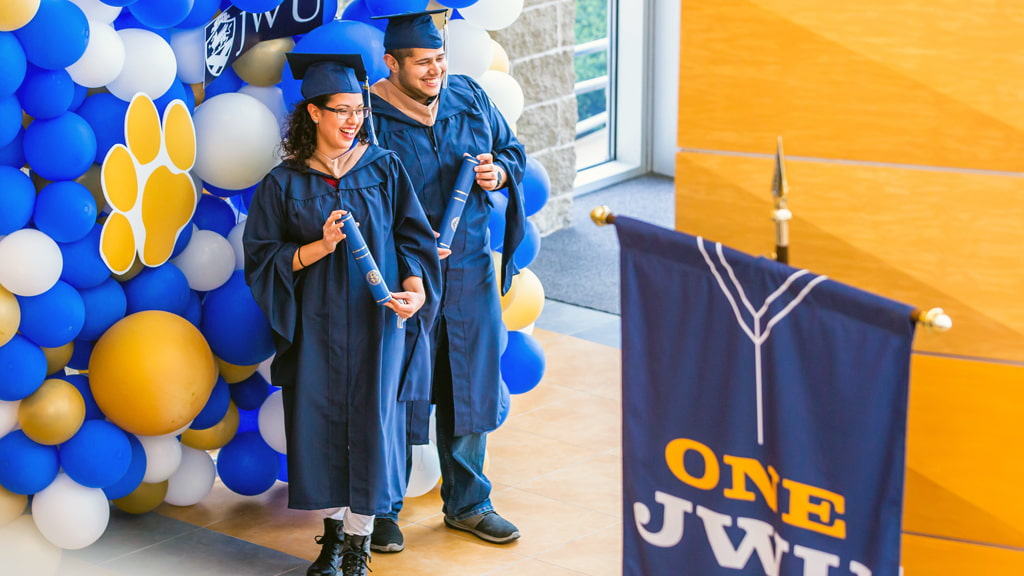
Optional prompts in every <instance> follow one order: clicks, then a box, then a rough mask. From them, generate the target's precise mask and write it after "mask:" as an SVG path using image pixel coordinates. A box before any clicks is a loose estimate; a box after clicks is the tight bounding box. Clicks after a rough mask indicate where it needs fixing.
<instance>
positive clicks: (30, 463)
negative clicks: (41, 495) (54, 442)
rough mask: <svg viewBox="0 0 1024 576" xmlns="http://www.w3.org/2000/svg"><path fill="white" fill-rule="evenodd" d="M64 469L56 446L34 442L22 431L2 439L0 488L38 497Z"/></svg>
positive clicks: (0, 446)
mask: <svg viewBox="0 0 1024 576" xmlns="http://www.w3.org/2000/svg"><path fill="white" fill-rule="evenodd" d="M59 469H60V464H59V460H58V457H57V447H56V446H44V445H42V444H38V443H36V442H33V441H32V440H31V439H30V438H29V437H28V436H26V435H25V433H24V432H22V431H21V430H15V431H14V432H11V433H9V434H7V435H6V436H4V437H3V438H0V486H3V487H4V488H7V489H8V490H9V491H11V492H14V493H15V494H23V495H26V496H27V495H29V494H35V493H36V492H39V491H41V490H43V489H44V488H46V487H47V486H49V485H50V483H51V482H53V479H54V478H56V477H57V472H58V470H59Z"/></svg>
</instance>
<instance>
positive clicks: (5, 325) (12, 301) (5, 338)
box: [0, 286, 21, 346]
mask: <svg viewBox="0 0 1024 576" xmlns="http://www.w3.org/2000/svg"><path fill="white" fill-rule="evenodd" d="M19 325H21V306H19V305H18V299H17V298H15V297H14V294H11V293H10V292H8V291H7V289H6V288H4V287H3V286H0V346H3V345H4V344H7V343H8V342H10V341H11V338H14V335H15V334H17V333H18V326H19Z"/></svg>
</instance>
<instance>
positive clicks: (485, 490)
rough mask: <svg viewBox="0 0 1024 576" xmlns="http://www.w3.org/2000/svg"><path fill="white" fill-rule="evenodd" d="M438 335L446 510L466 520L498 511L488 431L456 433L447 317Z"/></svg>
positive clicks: (440, 435) (408, 462)
mask: <svg viewBox="0 0 1024 576" xmlns="http://www.w3.org/2000/svg"><path fill="white" fill-rule="evenodd" d="M438 324H439V326H438V330H437V332H436V338H435V343H434V346H435V351H436V352H435V353H436V356H435V358H436V362H435V365H434V402H435V418H436V421H437V453H438V456H439V457H440V460H441V499H442V500H443V501H444V505H443V507H442V511H443V512H444V514H445V516H447V517H448V518H451V519H452V520H465V519H467V518H472V517H473V516H476V515H478V514H483V513H484V512H489V511H491V510H494V506H493V505H492V504H491V481H490V480H488V479H487V477H486V476H484V454H485V452H486V450H487V433H481V434H469V435H467V436H455V435H454V432H455V406H454V404H455V401H454V394H453V392H452V370H451V363H450V361H449V359H448V331H447V329H446V328H447V327H446V326H445V322H444V319H443V317H442V318H441V320H440V322H438ZM405 455H406V458H405V460H406V467H405V474H406V480H408V479H409V471H410V470H411V469H412V446H408V445H407V446H406V452H405ZM401 509H402V502H396V503H394V504H393V505H392V509H391V514H387V515H381V517H382V518H391V519H397V518H398V513H399V511H401Z"/></svg>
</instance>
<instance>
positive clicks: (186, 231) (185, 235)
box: [171, 223, 194, 258]
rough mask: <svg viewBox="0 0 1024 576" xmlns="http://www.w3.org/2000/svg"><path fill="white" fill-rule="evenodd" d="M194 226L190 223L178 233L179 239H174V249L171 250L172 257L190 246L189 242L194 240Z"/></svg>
mask: <svg viewBox="0 0 1024 576" xmlns="http://www.w3.org/2000/svg"><path fill="white" fill-rule="evenodd" d="M193 230H194V229H193V226H192V224H191V223H189V224H188V225H187V226H185V227H184V228H182V229H181V232H179V233H178V239H177V240H175V241H174V250H171V258H174V257H175V256H177V255H179V254H181V253H182V252H184V251H185V248H188V243H189V242H191V241H192V232H193Z"/></svg>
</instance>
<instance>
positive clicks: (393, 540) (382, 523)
mask: <svg viewBox="0 0 1024 576" xmlns="http://www.w3.org/2000/svg"><path fill="white" fill-rule="evenodd" d="M370 550H373V551H374V552H383V553H385V554H392V553H395V552H401V551H402V550H405V538H403V537H402V530H401V528H399V527H398V522H395V521H394V520H392V519H391V518H374V519H373V536H372V537H371V539H370Z"/></svg>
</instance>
